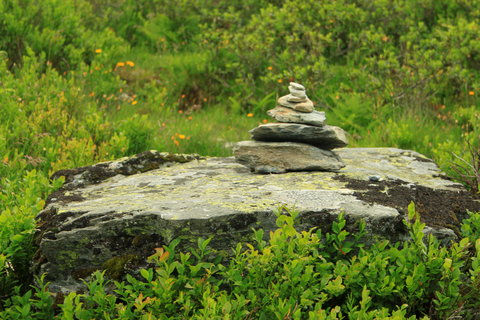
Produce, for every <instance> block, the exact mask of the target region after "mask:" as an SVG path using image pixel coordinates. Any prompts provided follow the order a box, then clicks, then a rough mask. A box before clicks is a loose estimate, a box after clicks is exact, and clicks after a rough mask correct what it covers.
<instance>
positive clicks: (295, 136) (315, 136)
mask: <svg viewBox="0 0 480 320" xmlns="http://www.w3.org/2000/svg"><path fill="white" fill-rule="evenodd" d="M249 132H250V134H251V136H252V139H254V140H257V141H269V142H285V141H293V142H303V143H308V144H311V145H313V146H316V147H319V148H321V149H327V150H331V149H335V148H342V147H345V146H346V145H347V144H348V140H347V136H346V134H345V131H343V129H342V128H339V127H335V126H329V125H325V126H323V127H317V126H310V125H305V124H299V123H267V124H262V125H260V126H258V127H256V128H253V129H252V130H250V131H249Z"/></svg>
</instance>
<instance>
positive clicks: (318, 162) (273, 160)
mask: <svg viewBox="0 0 480 320" xmlns="http://www.w3.org/2000/svg"><path fill="white" fill-rule="evenodd" d="M233 154H234V156H235V159H236V160H237V162H239V163H241V164H243V165H244V166H246V167H248V168H249V169H250V170H251V171H253V172H255V173H261V174H266V173H285V172H288V171H338V170H340V169H341V168H343V167H345V164H344V163H343V162H342V159H340V157H339V156H338V155H337V154H336V153H335V152H333V151H330V150H322V149H319V148H317V147H314V146H311V145H309V144H305V143H298V142H261V141H241V142H238V143H237V144H236V145H235V147H234V148H233Z"/></svg>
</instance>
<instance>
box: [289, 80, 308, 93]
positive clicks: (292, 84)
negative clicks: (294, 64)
mask: <svg viewBox="0 0 480 320" xmlns="http://www.w3.org/2000/svg"><path fill="white" fill-rule="evenodd" d="M290 86H291V87H293V88H294V89H296V90H303V91H305V87H304V86H302V85H301V84H300V83H296V82H290Z"/></svg>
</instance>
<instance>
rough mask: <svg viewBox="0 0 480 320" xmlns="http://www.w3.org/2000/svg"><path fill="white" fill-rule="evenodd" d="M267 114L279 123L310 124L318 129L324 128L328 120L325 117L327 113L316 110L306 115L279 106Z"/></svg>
mask: <svg viewBox="0 0 480 320" xmlns="http://www.w3.org/2000/svg"><path fill="white" fill-rule="evenodd" d="M267 114H268V115H269V116H270V117H272V118H274V119H275V120H277V121H279V122H293V123H302V124H310V125H312V126H317V127H323V126H324V125H325V122H326V120H327V118H326V117H325V112H321V111H316V110H314V111H312V112H309V113H305V112H298V111H295V110H293V109H290V108H286V107H282V106H277V107H275V108H273V109H271V110H268V111H267Z"/></svg>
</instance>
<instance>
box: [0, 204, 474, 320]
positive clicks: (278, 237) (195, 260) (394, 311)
mask: <svg viewBox="0 0 480 320" xmlns="http://www.w3.org/2000/svg"><path fill="white" fill-rule="evenodd" d="M285 210H286V211H285V212H284V213H283V214H281V213H279V215H278V218H277V225H278V227H279V228H278V229H277V230H275V231H272V232H270V234H269V236H268V241H265V240H264V232H263V230H261V229H259V230H256V231H255V232H254V235H253V238H254V244H249V243H247V244H244V245H242V244H238V245H237V247H236V248H235V249H234V250H233V254H234V256H233V258H231V260H230V262H228V263H226V264H225V263H224V264H221V263H218V262H217V261H218V259H216V258H215V255H214V252H212V251H211V250H209V248H208V244H209V242H210V240H211V239H207V240H203V239H199V240H198V248H197V249H193V250H191V251H190V252H180V253H176V252H175V247H176V245H177V244H178V242H179V241H178V240H175V241H173V242H172V243H171V244H170V246H168V247H164V248H158V249H156V253H155V254H154V255H152V256H151V257H150V258H149V260H150V262H152V263H154V264H155V267H154V268H149V269H142V270H141V271H140V274H141V278H139V279H137V278H134V277H132V276H127V280H126V281H125V282H117V281H115V282H114V286H113V292H111V291H109V290H108V289H107V287H109V288H111V285H112V284H111V283H110V284H109V281H108V280H107V279H106V278H105V276H104V272H96V273H95V274H94V277H93V279H92V280H91V281H89V282H87V283H86V285H87V287H88V289H87V292H86V293H84V294H80V293H74V292H72V293H70V294H68V295H67V296H66V297H65V299H64V301H63V303H61V304H60V305H59V307H60V309H59V310H58V318H60V319H93V318H95V319H112V318H115V319H207V318H208V319H216V318H222V319H225V318H228V319H240V318H241V319H244V318H252V319H307V318H308V319H342V318H344V317H347V318H348V319H378V318H381V319H406V318H408V319H417V318H422V319H429V317H430V318H432V319H447V318H448V317H450V316H453V315H454V316H460V317H462V318H463V319H474V318H475V317H476V316H478V310H479V307H480V300H478V293H479V289H478V282H479V276H480V239H478V237H477V238H475V237H476V236H478V235H479V234H480V224H479V223H477V222H478V221H480V213H476V214H473V213H472V214H471V216H470V218H469V219H467V220H465V223H464V225H463V228H462V230H463V233H464V235H465V236H467V237H465V238H463V239H462V240H461V241H460V242H459V243H453V244H452V245H451V247H449V248H446V247H441V246H440V245H439V242H438V241H437V240H436V239H435V238H434V237H433V236H431V235H430V236H429V237H428V239H424V233H423V228H424V227H425V225H424V224H422V223H421V222H420V219H419V216H418V214H417V213H416V212H415V208H414V206H413V204H411V205H410V206H409V209H408V210H409V213H408V219H409V221H410V222H406V225H407V226H408V228H409V230H410V236H411V240H409V241H405V242H403V243H401V244H399V243H397V244H391V243H389V242H388V241H380V242H378V243H375V244H373V245H372V246H371V247H367V248H365V247H363V245H362V244H361V238H362V236H363V235H364V224H360V229H359V232H358V233H357V234H356V235H354V234H349V233H348V232H347V231H346V230H344V227H345V222H346V221H345V219H344V217H343V214H340V215H339V217H338V219H337V221H335V222H333V225H332V232H331V233H326V234H324V235H323V234H322V233H321V232H320V231H316V230H310V231H302V232H298V231H296V229H295V225H294V221H295V218H296V216H297V213H296V212H294V211H289V210H287V209H285ZM470 236H472V238H470ZM39 281H40V283H41V284H40V286H39V287H37V288H34V290H33V291H32V290H31V291H28V292H27V293H25V294H23V295H19V294H18V292H17V295H15V296H13V297H12V298H11V299H10V300H9V302H7V304H6V309H5V310H4V311H3V312H2V313H0V315H2V317H3V319H21V318H22V317H23V316H25V315H26V314H30V315H33V317H32V318H33V319H45V316H46V315H49V316H51V315H52V314H53V313H54V310H53V297H52V295H51V294H49V292H48V284H44V283H43V279H39Z"/></svg>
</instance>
